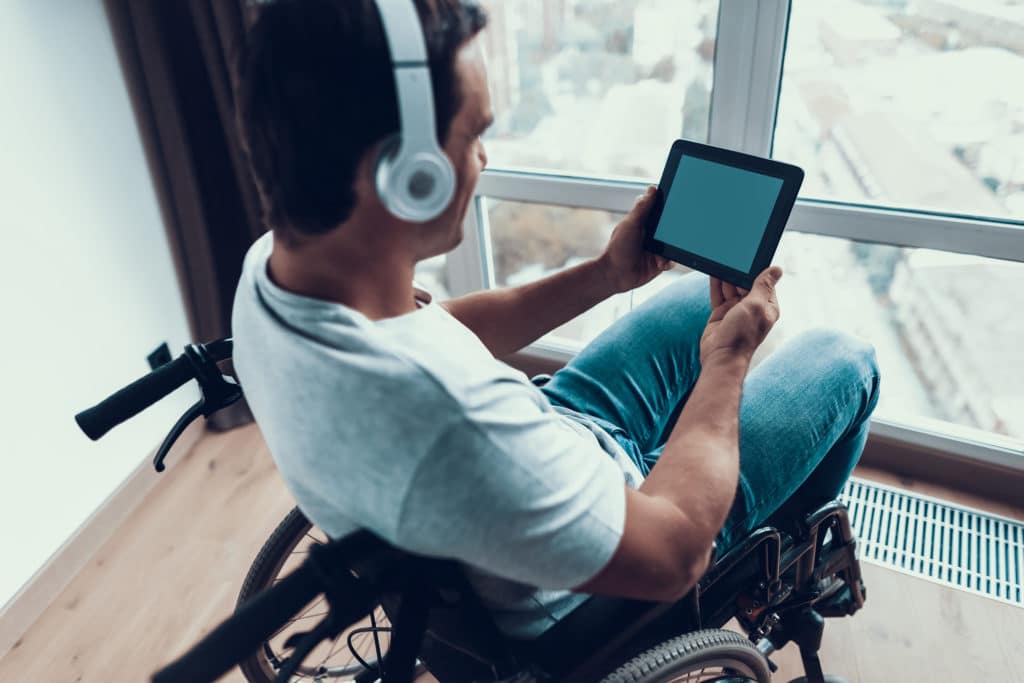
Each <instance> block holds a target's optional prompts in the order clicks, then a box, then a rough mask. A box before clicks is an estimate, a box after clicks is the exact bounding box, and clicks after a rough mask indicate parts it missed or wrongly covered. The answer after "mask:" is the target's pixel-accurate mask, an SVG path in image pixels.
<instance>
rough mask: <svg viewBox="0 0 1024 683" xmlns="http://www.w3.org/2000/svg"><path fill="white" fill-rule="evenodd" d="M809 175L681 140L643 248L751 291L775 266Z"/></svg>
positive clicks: (664, 175) (663, 179) (666, 173)
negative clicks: (784, 233) (793, 211)
mask: <svg viewBox="0 0 1024 683" xmlns="http://www.w3.org/2000/svg"><path fill="white" fill-rule="evenodd" d="M803 179H804V172H803V170H801V169H800V168H798V167H797V166H792V165H790V164H783V163H780V162H778V161H773V160H771V159H763V158H761V157H755V156H751V155H749V154H742V153H740V152H733V151H732V150H727V149H721V148H719V147H711V146H710V145H702V144H698V143H696V142H690V141H689V140H676V141H675V142H674V143H673V144H672V149H671V150H670V151H669V154H668V162H667V163H666V164H665V170H664V171H663V172H662V174H661V184H660V185H659V186H658V194H657V196H656V197H655V202H654V206H653V207H652V208H651V213H650V214H649V216H648V219H647V232H646V237H645V241H644V247H645V248H646V249H647V250H648V251H651V252H653V253H655V254H658V255H660V256H664V257H666V258H669V259H671V260H673V261H676V262H677V263H681V264H683V265H684V266H688V267H690V268H693V269H694V270H699V271H701V272H702V273H707V274H708V275H713V276H715V277H717V278H719V279H721V280H723V281H725V282H729V283H732V284H734V285H736V286H738V287H742V288H744V289H750V287H751V285H752V284H753V283H754V279H755V278H756V277H757V276H758V274H760V273H761V271H763V270H764V269H765V268H767V267H768V266H769V265H771V260H772V257H774V256H775V249H776V248H777V247H778V246H779V240H780V239H781V238H782V230H783V229H784V228H785V227H786V221H787V220H789V214H790V212H791V211H792V210H793V203H794V202H795V201H796V195H797V192H799V190H800V184H801V183H802V182H803Z"/></svg>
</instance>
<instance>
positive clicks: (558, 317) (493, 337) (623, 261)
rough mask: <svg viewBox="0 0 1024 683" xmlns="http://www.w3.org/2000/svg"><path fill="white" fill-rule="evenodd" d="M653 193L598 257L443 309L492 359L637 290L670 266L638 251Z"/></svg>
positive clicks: (644, 198) (474, 295)
mask: <svg viewBox="0 0 1024 683" xmlns="http://www.w3.org/2000/svg"><path fill="white" fill-rule="evenodd" d="M653 200H654V188H648V191H647V193H646V194H644V195H642V196H641V197H639V198H638V199H637V202H636V205H635V206H634V207H633V210H632V211H630V212H629V215H627V216H626V217H625V218H624V219H622V221H621V222H620V223H619V224H618V225H617V226H616V227H615V230H614V231H613V232H612V236H611V238H610V239H609V240H608V246H607V247H606V249H605V251H604V253H602V254H601V256H599V257H597V258H595V259H591V260H589V261H586V262H585V263H581V264H579V265H578V266H574V267H572V268H568V269H566V270H563V271H561V272H559V273H555V274H554V275H551V276H549V277H546V278H543V279H541V280H538V281H536V282H531V283H529V284H526V285H522V286H520V287H509V288H506V289H498V290H489V291H483V292H474V293H472V294H467V295H465V296H462V297H459V298H457V299H451V300H449V301H445V302H444V303H443V304H442V305H443V306H444V307H445V308H447V309H448V311H449V312H450V313H451V314H452V315H453V316H455V317H456V318H458V319H459V321H461V322H462V324H463V325H465V326H466V327H468V328H469V329H471V330H473V332H474V333H475V334H476V335H477V336H478V337H480V339H481V340H482V341H483V343H484V344H485V345H486V346H487V348H488V349H490V351H491V353H493V354H494V355H495V356H497V357H501V356H505V355H508V354H510V353H514V352H515V351H518V350H519V349H521V348H523V347H524V346H526V345H528V344H530V343H532V342H534V341H536V340H537V339H539V338H540V337H542V336H544V335H545V334H547V333H548V332H550V331H551V330H553V329H555V328H556V327H558V326H559V325H561V324H563V323H566V322H568V321H570V320H572V319H573V318H575V317H576V316H578V315H579V314H581V313H583V312H584V311H588V310H590V309H591V308H592V307H593V306H594V305H595V304H598V303H600V302H601V301H604V300H605V299H607V298H608V297H609V296H611V295H612V294H615V293H617V292H623V291H627V290H629V289H632V288H634V287H638V286H640V285H642V284H644V283H646V282H648V281H650V280H651V279H653V278H654V276H655V275H657V274H658V273H659V272H661V271H662V270H665V269H667V268H668V267H670V266H671V262H669V261H668V260H666V259H664V258H661V257H660V256H655V255H653V254H649V253H647V252H645V251H644V249H643V231H644V220H645V218H646V216H647V212H648V211H649V210H650V207H651V204H652V202H653Z"/></svg>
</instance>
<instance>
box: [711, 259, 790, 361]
mask: <svg viewBox="0 0 1024 683" xmlns="http://www.w3.org/2000/svg"><path fill="white" fill-rule="evenodd" d="M781 278H782V268H779V267H778V266H772V267H771V268H767V269H765V271H764V272H763V273H761V274H760V275H758V276H757V279H756V280H755V281H754V287H753V289H751V290H750V291H749V292H748V291H747V290H745V289H741V288H739V287H735V286H733V285H730V284H729V283H727V282H722V281H721V280H719V279H718V278H715V277H713V278H711V317H710V318H709V319H708V324H707V327H706V328H704V334H703V335H702V336H701V339H700V360H701V364H702V365H707V364H708V363H709V362H712V361H714V360H716V359H719V358H722V359H729V358H737V357H738V358H742V359H745V360H748V361H749V360H750V357H751V356H753V355H754V351H756V350H757V347H758V346H760V345H761V342H763V341H764V338H765V337H766V336H768V332H769V331H771V329H772V326H773V325H774V324H775V322H776V321H777V320H778V319H779V302H778V299H777V298H776V296H775V285H776V284H777V283H778V281H779V280H780V279H781Z"/></svg>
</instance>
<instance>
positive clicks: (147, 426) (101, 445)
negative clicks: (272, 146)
mask: <svg viewBox="0 0 1024 683" xmlns="http://www.w3.org/2000/svg"><path fill="white" fill-rule="evenodd" d="M0 245H2V251H0V383H2V389H0V544H2V546H0V547H2V550H0V605H2V604H3V603H4V602H6V601H7V600H8V599H9V598H10V597H11V596H12V595H13V594H14V593H15V592H16V591H17V590H18V588H19V587H20V586H21V585H22V584H23V583H24V582H25V581H27V580H28V579H29V578H30V576H31V575H32V574H33V572H35V571H36V570H37V569H38V568H39V567H40V566H42V564H43V563H44V562H45V561H46V559H47V558H48V557H49V556H50V555H51V554H52V553H53V551H54V550H56V549H57V548H58V547H59V546H60V544H61V543H62V542H64V541H65V540H66V539H67V538H68V536H69V535H71V534H72V533H73V532H74V530H75V529H76V527H78V525H80V524H81V523H82V522H83V521H84V520H85V519H86V518H87V517H88V515H89V514H90V513H92V512H93V511H94V510H95V509H96V507H97V506H98V505H99V504H100V503H101V502H102V501H103V500H104V498H106V497H107V496H108V495H109V494H110V493H111V492H112V491H113V490H114V489H115V488H116V487H117V485H118V484H120V483H121V482H122V481H123V480H124V479H125V477H126V476H127V475H128V474H129V473H130V472H131V471H132V470H133V469H134V467H135V466H136V465H137V464H138V463H139V462H140V460H141V459H143V458H145V457H146V456H147V455H148V454H149V452H150V451H151V450H152V449H153V448H154V447H155V446H156V444H157V443H159V441H160V439H162V438H163V434H164V433H165V432H166V431H167V429H168V428H169V427H170V426H171V424H172V423H173V421H174V420H175V419H176V418H177V416H178V415H179V414H180V413H182V412H183V411H184V410H185V408H186V407H187V405H188V404H189V403H191V402H192V400H194V398H195V397H196V393H195V391H194V390H193V389H192V388H188V389H183V390H180V391H179V392H177V393H176V394H175V395H174V396H172V397H171V398H169V399H167V400H166V401H165V404H163V405H157V406H154V407H153V408H152V409H150V410H149V411H147V412H145V413H143V414H142V415H140V416H139V417H138V418H136V419H135V420H134V421H133V422H130V423H127V424H125V425H122V426H121V427H119V428H117V429H115V430H114V431H112V432H111V433H110V434H109V435H108V436H107V437H105V438H104V439H103V440H101V441H99V442H97V443H92V442H90V441H89V440H88V439H87V438H86V437H85V436H84V435H83V434H82V433H81V432H79V431H78V428H77V426H76V425H75V423H74V420H73V415H74V414H75V413H76V412H77V411H78V410H80V409H82V408H84V407H87V406H89V405H91V404H92V403H94V402H95V401H97V400H98V399H100V398H102V397H104V396H105V395H106V394H107V393H108V392H110V391H111V390H113V389H116V388H118V387H119V386H121V385H122V384H125V383H128V382H129V381H131V380H133V379H134V378H135V377H137V376H139V375H141V374H143V373H144V372H146V371H147V369H148V366H147V365H146V362H145V356H146V354H147V353H148V352H149V351H150V350H152V349H153V348H155V347H156V346H157V345H158V344H159V343H160V342H161V341H164V340H167V341H168V342H170V345H171V350H172V352H174V353H175V354H176V353H178V352H180V351H181V348H182V347H183V345H184V344H185V343H187V342H188V341H189V339H188V329H187V326H186V321H185V314H184V311H183V308H182V301H181V296H180V293H179V290H178V286H177V282H176V279H175V275H174V269H173V264H172V261H171V257H170V254H169V252H168V245H167V240H166V237H165V233H164V228H163V225H162V223H161V218H160V214H159V211H158V208H157V203H156V197H155V195H154V191H153V187H152V183H151V180H150V176H149V172H148V169H147V167H146V162H145V159H144V157H143V150H142V146H141V142H140V139H139V134H138V130H137V127H136V125H135V121H134V118H133V116H132V110H131V105H130V102H129V99H128V93H127V91H126V88H125V83H124V80H123V77H122V74H121V71H120V67H119V64H118V61H117V55H116V53H115V49H114V44H113V41H112V37H111V35H110V29H109V27H108V25H107V21H106V15H105V14H104V11H103V7H102V3H101V0H7V1H5V2H2V3H0ZM169 466H170V467H173V466H174V463H173V462H170V463H169ZM140 569H142V568H140Z"/></svg>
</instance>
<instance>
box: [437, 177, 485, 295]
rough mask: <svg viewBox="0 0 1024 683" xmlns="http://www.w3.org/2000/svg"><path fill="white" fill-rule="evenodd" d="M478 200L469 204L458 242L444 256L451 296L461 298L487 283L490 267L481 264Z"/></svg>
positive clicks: (479, 198) (482, 241)
mask: <svg viewBox="0 0 1024 683" xmlns="http://www.w3.org/2000/svg"><path fill="white" fill-rule="evenodd" d="M482 204H483V201H482V198H481V197H476V198H474V200H473V203H472V205H471V206H470V208H469V211H467V212H466V219H465V221H464V222H463V224H462V231H463V238H462V242H461V243H460V244H459V246H458V247H456V248H455V249H454V250H452V251H451V252H449V254H448V264H447V265H448V285H449V290H450V292H451V295H452V296H461V295H462V294H468V293H469V292H475V291H477V290H480V289H483V288H484V287H485V286H486V285H487V282H488V279H487V275H486V274H487V273H488V272H489V270H490V264H489V263H488V264H486V269H485V264H484V258H483V257H484V255H485V253H486V251H485V245H486V244H489V240H488V241H487V242H485V241H484V239H483V235H482V230H481V228H482V226H481V223H482V220H481V212H482V210H483V206H482Z"/></svg>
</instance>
